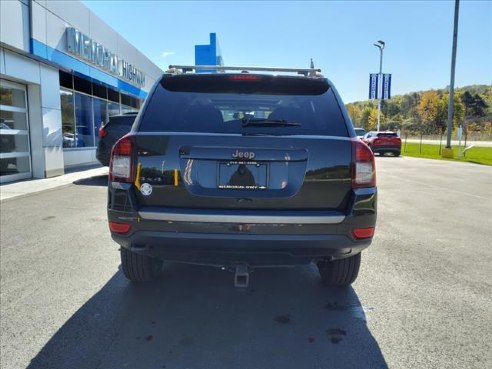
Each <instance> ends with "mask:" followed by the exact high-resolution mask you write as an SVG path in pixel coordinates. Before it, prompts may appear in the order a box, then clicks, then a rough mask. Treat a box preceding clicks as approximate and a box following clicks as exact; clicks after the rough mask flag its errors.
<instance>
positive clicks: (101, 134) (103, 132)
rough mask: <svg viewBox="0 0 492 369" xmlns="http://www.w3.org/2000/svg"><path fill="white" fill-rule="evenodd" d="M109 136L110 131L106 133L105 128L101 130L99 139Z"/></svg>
mask: <svg viewBox="0 0 492 369" xmlns="http://www.w3.org/2000/svg"><path fill="white" fill-rule="evenodd" d="M107 134H108V131H106V130H105V129H104V126H103V127H100V128H99V138H103V137H106V135H107Z"/></svg>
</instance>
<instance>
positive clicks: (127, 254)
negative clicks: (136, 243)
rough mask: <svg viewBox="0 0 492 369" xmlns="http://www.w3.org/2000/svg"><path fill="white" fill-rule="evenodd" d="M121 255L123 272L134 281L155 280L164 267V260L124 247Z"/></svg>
mask: <svg viewBox="0 0 492 369" xmlns="http://www.w3.org/2000/svg"><path fill="white" fill-rule="evenodd" d="M120 256H121V268H122V269H123V274H124V275H125V277H126V278H127V279H129V280H130V281H133V282H150V281H153V280H154V279H155V278H156V277H157V276H158V275H159V272H160V271H161V268H162V260H159V259H156V258H152V257H150V256H145V255H140V254H137V253H135V252H132V251H130V250H128V249H125V248H123V247H122V248H121V250H120Z"/></svg>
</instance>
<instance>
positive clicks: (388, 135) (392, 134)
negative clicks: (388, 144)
mask: <svg viewBox="0 0 492 369" xmlns="http://www.w3.org/2000/svg"><path fill="white" fill-rule="evenodd" d="M378 137H398V135H397V134H396V133H393V132H384V133H378Z"/></svg>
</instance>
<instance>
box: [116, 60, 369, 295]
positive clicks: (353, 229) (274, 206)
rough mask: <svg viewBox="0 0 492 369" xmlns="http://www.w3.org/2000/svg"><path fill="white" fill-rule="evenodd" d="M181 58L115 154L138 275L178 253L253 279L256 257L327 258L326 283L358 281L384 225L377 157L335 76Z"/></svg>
mask: <svg viewBox="0 0 492 369" xmlns="http://www.w3.org/2000/svg"><path fill="white" fill-rule="evenodd" d="M175 68H181V70H184V71H185V72H184V73H183V72H181V71H180V69H172V70H171V71H170V72H169V73H166V74H164V75H163V77H162V78H161V79H160V80H159V81H158V82H157V83H156V84H155V86H154V87H153V89H152V91H151V92H150V93H149V96H148V98H147V100H146V102H145V104H144V106H143V108H142V110H141V111H140V113H139V115H138V116H137V118H136V122H135V124H134V126H133V128H132V131H131V132H130V133H129V134H128V135H126V136H124V137H123V138H122V139H120V140H119V141H118V142H117V143H116V144H115V146H114V148H113V151H112V155H111V163H110V174H109V186H108V191H109V196H108V221H109V228H110V230H111V235H112V238H113V239H114V240H115V241H116V242H117V243H118V244H120V245H121V249H120V252H121V264H122V269H123V272H124V274H125V276H126V277H127V278H128V279H130V280H132V281H149V280H152V279H154V278H155V277H156V276H157V275H158V273H159V271H160V269H161V267H162V262H163V261H175V262H184V263H196V264H206V265H214V266H220V267H226V268H230V269H232V270H235V271H236V285H238V286H244V285H247V283H248V272H249V271H250V270H251V269H252V268H255V267H260V266H294V265H303V264H309V263H316V264H317V266H318V268H319V272H320V275H321V279H322V280H323V282H325V283H326V284H329V285H349V284H351V283H352V282H353V281H354V280H355V279H356V278H357V274H358V271H359V266H360V260H361V251H362V250H363V249H365V248H367V247H368V246H369V245H370V243H371V241H372V237H373V234H374V227H375V224H376V197H377V190H376V177H375V166H374V156H373V153H372V152H371V150H370V149H369V148H368V147H367V146H366V145H365V144H364V143H363V142H362V141H361V140H359V139H357V137H356V135H355V132H354V130H353V127H352V124H351V121H350V119H349V117H348V116H347V113H346V110H345V107H344V105H343V103H342V100H341V99H340V97H339V95H338V93H337V92H336V90H335V88H334V87H333V85H332V84H331V82H330V81H329V80H327V79H326V78H324V77H322V76H321V75H320V74H319V73H317V70H314V69H299V70H297V69H296V70H294V71H297V72H298V73H300V74H301V73H302V74H304V75H286V74H280V75H273V74H267V73H258V70H257V69H258V68H251V70H250V72H249V73H248V72H246V71H244V70H243V69H246V68H239V70H241V71H242V72H240V73H231V72H229V70H237V69H236V68H232V67H220V69H221V70H220V71H218V72H217V71H216V72H214V73H203V74H198V73H186V71H187V70H188V69H193V68H194V67H175ZM199 68H200V69H203V66H200V67H199ZM215 68H216V67H215ZM216 69H219V68H216ZM266 70H267V71H269V72H271V71H280V72H285V71H292V70H287V69H272V68H269V69H266Z"/></svg>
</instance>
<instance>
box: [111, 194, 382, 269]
mask: <svg viewBox="0 0 492 369" xmlns="http://www.w3.org/2000/svg"><path fill="white" fill-rule="evenodd" d="M110 191H113V189H112V187H111V186H110ZM120 191H123V193H125V192H124V190H120ZM123 198H126V197H125V196H124V197H123ZM129 203H132V201H129ZM376 204H377V189H376V188H375V187H374V188H360V189H355V190H353V193H352V196H351V199H350V201H349V207H348V209H350V210H349V211H348V212H346V213H341V212H336V211H275V212H273V211H247V210H229V211H226V210H218V209H216V210H206V209H188V210H185V209H169V208H168V209H166V208H140V209H139V211H136V210H132V209H130V208H131V206H130V208H129V209H127V210H126V211H123V207H122V205H118V204H117V203H116V201H114V202H113V203H112V205H111V204H110V208H109V209H108V220H109V221H111V222H117V223H127V224H131V230H130V231H129V233H128V234H117V233H112V238H113V239H114V240H115V241H116V242H117V243H118V244H120V245H121V246H122V247H124V248H127V249H129V250H131V251H134V252H136V253H140V254H143V255H148V256H152V257H158V258H161V259H163V260H169V261H178V262H185V263H196V264H207V265H219V266H229V265H231V264H237V263H247V264H249V265H252V266H273V265H302V264H308V263H310V262H313V261H317V260H321V259H342V258H345V257H349V256H352V255H355V254H357V253H360V252H361V251H362V250H364V249H365V248H367V247H368V246H369V245H370V244H371V242H372V238H368V239H362V240H358V239H355V238H354V237H353V235H352V231H353V230H354V229H359V228H369V227H375V225H376V217H377V210H376ZM120 207H121V210H116V208H120Z"/></svg>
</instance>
